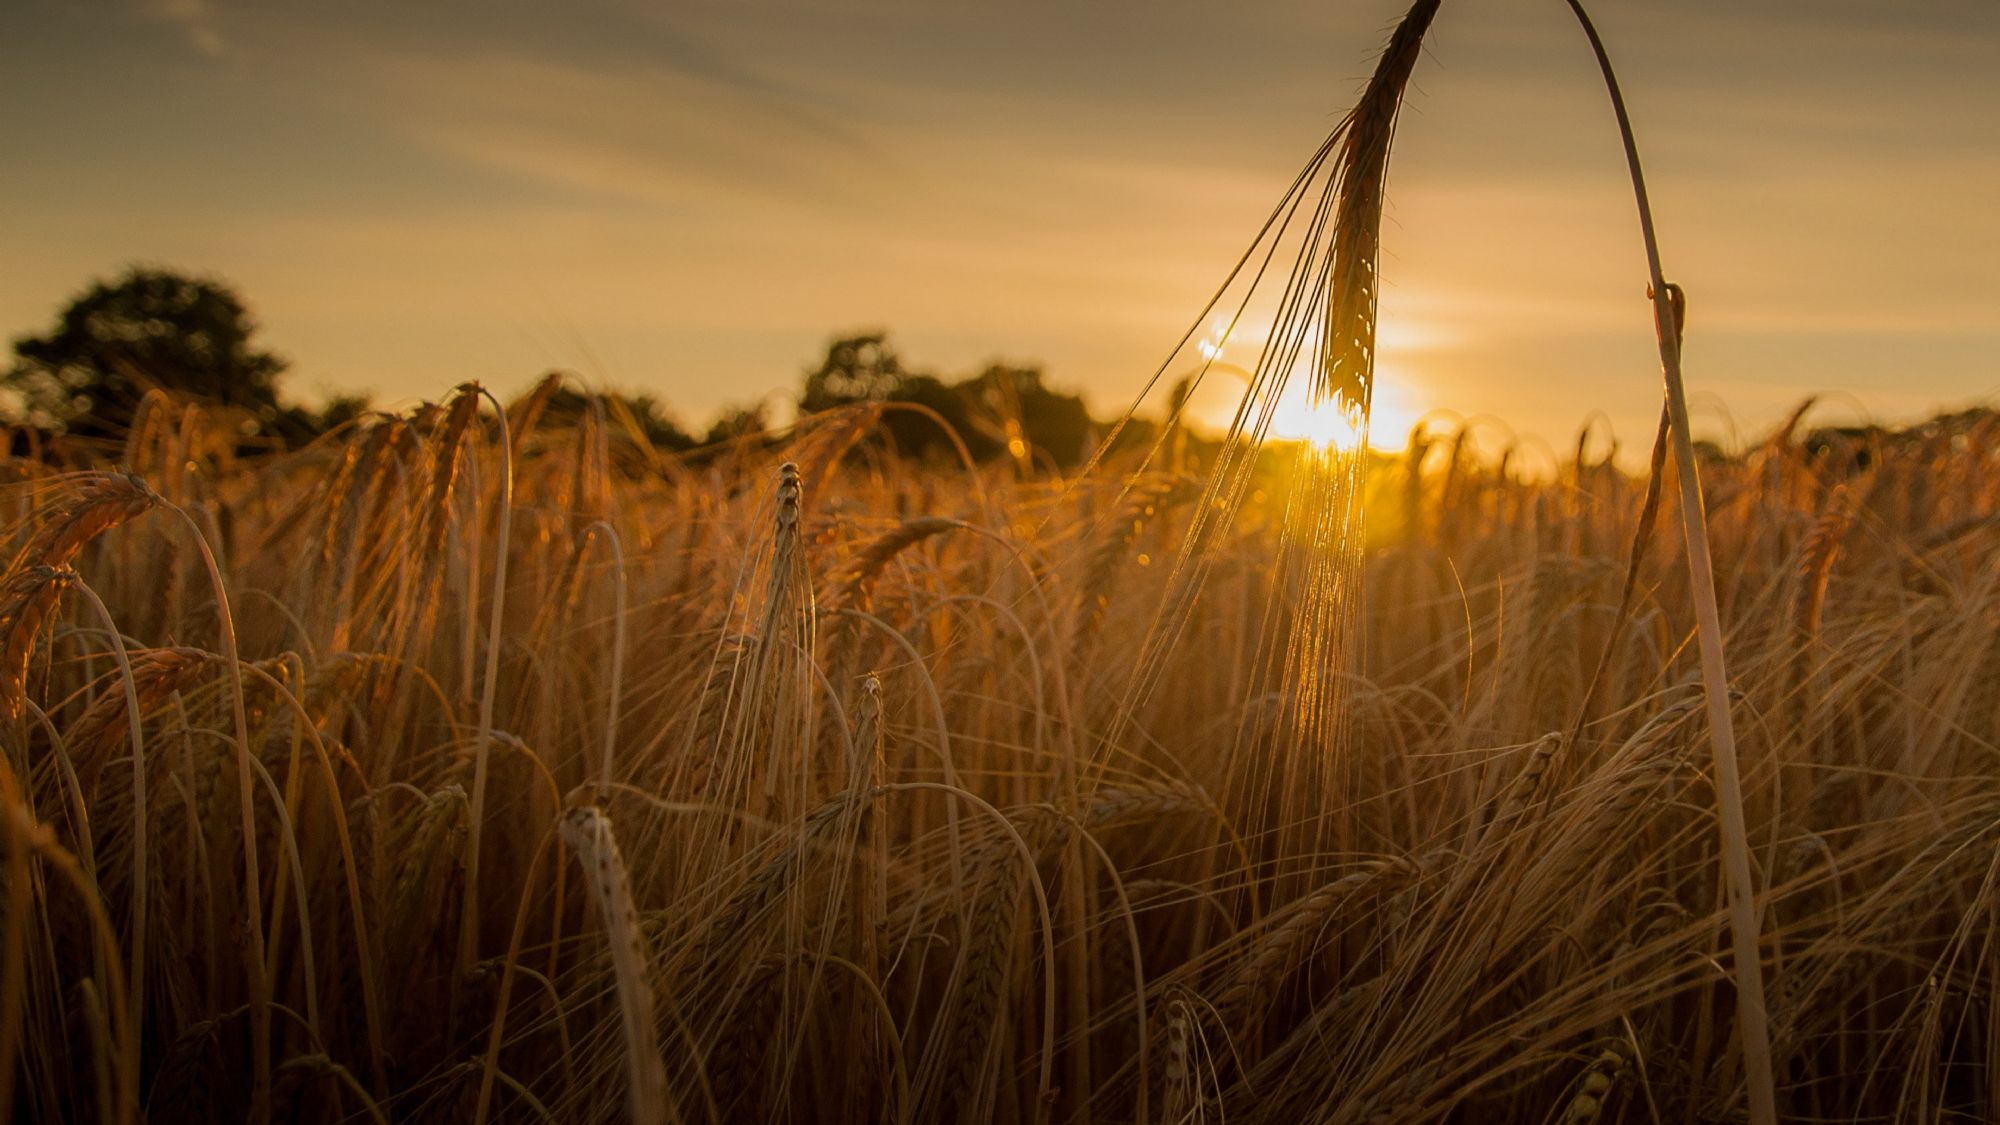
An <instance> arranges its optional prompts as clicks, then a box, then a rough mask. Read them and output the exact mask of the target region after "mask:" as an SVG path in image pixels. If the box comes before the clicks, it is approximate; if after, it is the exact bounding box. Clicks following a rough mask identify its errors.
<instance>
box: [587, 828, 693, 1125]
mask: <svg viewBox="0 0 2000 1125" xmlns="http://www.w3.org/2000/svg"><path fill="white" fill-rule="evenodd" d="M561 832H562V838H563V841H564V842H565V843H567V844H568V845H569V846H570V848H571V849H573V850H574V851H575V852H576V856H577V859H578V861H579V862H581V863H582V864H583V870H584V876H585V885H586V886H587V887H588V888H589V890H590V897H591V899H592V900H593V901H594V902H595V903H596V904H597V911H598V916H599V917H600V919H601V920H602V921H603V924H604V934H605V940H606V941H607V942H608V943H609V944H610V946H611V968H612V972H613V974H614V975H615V976H616V978H617V986H618V1010H619V1018H620V1021H621V1023H622V1024H623V1027H624V1038H625V1075H626V1081H627V1083H628V1086H627V1091H626V1108H627V1111H628V1113H629V1114H630V1119H631V1120H632V1121H633V1122H635V1123H636V1125H662V1123H664V1122H666V1121H669V1120H678V1115H677V1114H676V1113H675V1112H674V1110H673V1107H672V1105H671V1104H670V1103H669V1101H668V1098H667V1074H666V1068H665V1066H664V1065H663V1063H662V1061H661V1058H660V1043H659V1034H658V1031H657V1030H656V1029H655V1027H654V1024H653V988H652V984H651V983H650V982H649V981H648V979H647V976H646V953H645V939H644V937H643V935H642V934H641V932H640V929H639V911H638V910H637V908H636V907H634V906H633V904H632V886H631V882H630V880H629V879H628V878H627V877H626V872H625V859H624V857H623V856H622V855H620V854H619V851H618V841H617V840H616V839H614V838H613V837H612V834H611V821H610V820H609V819H607V818H606V817H605V815H604V813H603V812H602V811H601V810H599V809H598V808H597V807H596V806H594V805H593V806H586V807H584V808H580V809H577V810H576V811H574V812H572V813H570V814H569V815H568V816H566V817H564V818H563V822H562V828H561Z"/></svg>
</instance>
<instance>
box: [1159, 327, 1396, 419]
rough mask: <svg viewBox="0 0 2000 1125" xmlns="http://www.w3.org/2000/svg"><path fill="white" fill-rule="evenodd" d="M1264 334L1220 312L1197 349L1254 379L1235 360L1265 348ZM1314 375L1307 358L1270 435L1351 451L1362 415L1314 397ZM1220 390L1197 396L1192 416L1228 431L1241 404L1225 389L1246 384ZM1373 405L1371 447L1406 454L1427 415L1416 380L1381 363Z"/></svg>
mask: <svg viewBox="0 0 2000 1125" xmlns="http://www.w3.org/2000/svg"><path fill="white" fill-rule="evenodd" d="M1263 341H1264V332H1263V331H1262V330H1260V329H1259V328H1258V326H1256V325H1255V324H1251V325H1248V326H1246V325H1242V324H1238V323H1236V322H1235V321H1234V320H1233V319H1232V318H1230V317H1228V316H1217V317H1215V318H1214V319H1213V320H1212V321H1210V323H1209V325H1208V332H1207V333H1206V334H1205V336H1204V337H1203V338H1202V339H1200V340H1198V341H1196V343H1195V350H1196V353H1197V354H1198V355H1199V356H1200V357H1201V359H1202V361H1203V362H1204V363H1206V364H1208V365H1209V366H1210V367H1212V369H1213V370H1215V371H1217V372H1220V373H1222V374H1226V375H1230V376H1233V377H1234V379H1241V380H1244V381H1248V380H1249V378H1250V373H1249V372H1248V371H1246V370H1244V369H1243V367H1241V366H1238V365H1237V364H1236V363H1234V362H1232V360H1235V359H1236V356H1237V354H1238V353H1242V352H1244V351H1245V349H1249V353H1248V354H1250V355H1253V356H1254V353H1255V349H1256V348H1258V347H1260V346H1262V344H1263ZM1311 382H1312V380H1311V377H1310V374H1309V373H1308V371H1307V370H1306V364H1305V362H1304V361H1302V362H1301V365H1300V366H1299V367H1298V368H1297V369H1295V370H1294V372H1293V376H1292V378H1291V379H1289V380H1287V386H1286V387H1285V390H1284V393H1283V394H1281V395H1280V396H1279V397H1278V402H1277V405H1276V407H1274V408H1273V410H1272V413H1271V428H1270V432H1269V435H1268V436H1269V437H1270V438H1271V439H1273V440H1275V441H1286V442H1308V443H1311V444H1312V445H1313V446H1314V447H1316V448H1318V449H1322V450H1329V451H1333V450H1349V449H1353V448H1355V446H1356V445H1358V444H1359V442H1360V427H1359V425H1358V423H1359V421H1360V420H1359V419H1358V418H1356V417H1354V416H1352V415H1351V414H1350V413H1349V411H1348V410H1347V409H1345V408H1344V407H1343V406H1342V405H1341V404H1339V403H1337V402H1333V401H1331V400H1323V401H1317V402H1316V401H1314V398H1313V394H1312V389H1311ZM1215 386H1216V387H1217V390H1216V391H1213V392H1206V393H1203V394H1201V395H1199V396H1197V399H1198V401H1197V403H1196V404H1195V405H1194V406H1193V407H1192V411H1191V413H1192V417H1194V418H1197V419H1203V420H1205V421H1206V422H1207V423H1208V424H1210V425H1212V426H1215V427H1217V428H1219V429H1227V428H1228V426H1229V420H1230V417H1231V416H1232V415H1233V414H1234V413H1235V411H1236V407H1237V401H1236V398H1237V395H1238V394H1240V390H1235V391H1234V393H1230V394H1223V393H1221V391H1220V388H1221V387H1225V386H1227V387H1232V388H1240V384H1236V383H1234V381H1233V380H1224V381H1222V382H1221V383H1218V384H1215ZM1372 397H1373V401H1372V402H1371V403H1370V406H1369V417H1370V421H1369V424H1368V427H1367V429H1368V447H1369V448H1370V449H1373V450H1375V451H1376V452H1378V453H1400V452H1401V451H1402V450H1403V449H1405V448H1406V447H1407V446H1408V445H1409V440H1410V428H1411V427H1412V426H1414V425H1416V423H1417V419H1418V418H1419V417H1421V416H1422V414H1423V408H1422V407H1421V406H1420V405H1419V404H1418V403H1417V400H1416V396H1415V394H1413V393H1412V389H1411V387H1410V383H1409V381H1408V379H1407V378H1405V377H1404V375H1403V373H1402V372H1401V371H1398V370H1395V369H1393V368H1391V367H1389V366H1387V365H1385V364H1382V363H1379V362H1378V363H1377V364H1376V368H1375V389H1374V394H1373V396H1372Z"/></svg>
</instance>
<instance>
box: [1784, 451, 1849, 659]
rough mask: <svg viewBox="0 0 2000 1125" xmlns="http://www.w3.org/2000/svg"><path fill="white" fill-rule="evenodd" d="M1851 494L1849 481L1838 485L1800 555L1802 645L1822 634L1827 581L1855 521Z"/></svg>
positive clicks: (1795, 618) (1798, 622)
mask: <svg viewBox="0 0 2000 1125" xmlns="http://www.w3.org/2000/svg"><path fill="white" fill-rule="evenodd" d="M1847 495H1848V494H1847V486H1845V485H1841V486H1840V487H1838V488H1836V489H1834V492H1833V495H1832V496H1831V497H1830V498H1829V499H1828V500H1827V505H1826V509H1825V510H1824V511H1822V512H1821V513H1820V515H1819V519H1817V520H1815V521H1814V522H1813V528H1812V531H1811V532H1810V533H1808V534H1807V535H1806V542H1805V550H1804V551H1803V552H1802V553H1801V554H1800V556H1799V593H1798V601H1797V603H1796V604H1797V608H1796V610H1795V611H1794V616H1793V624H1794V627H1795V629H1796V631H1797V633H1798V640H1799V642H1800V644H1801V645H1802V646H1807V645H1811V644H1812V642H1813V641H1815V640H1817V639H1818V638H1819V626H1820V615H1821V612H1822V611H1823V610H1824V609H1825V607H1826V587H1827V583H1828V581H1829V580H1830V579H1831V578H1832V577H1833V563H1834V560H1835V559H1837V558H1839V557H1840V545H1841V543H1842V541H1843V540H1844V539H1846V537H1847V528H1848V526H1849V525H1850V524H1851V523H1853V521H1854V513H1853V511H1852V510H1851V509H1850V507H1849V506H1848V500H1847Z"/></svg>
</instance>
